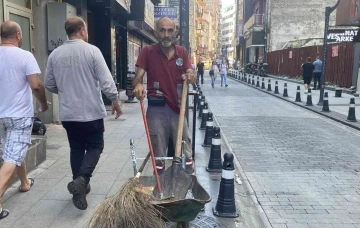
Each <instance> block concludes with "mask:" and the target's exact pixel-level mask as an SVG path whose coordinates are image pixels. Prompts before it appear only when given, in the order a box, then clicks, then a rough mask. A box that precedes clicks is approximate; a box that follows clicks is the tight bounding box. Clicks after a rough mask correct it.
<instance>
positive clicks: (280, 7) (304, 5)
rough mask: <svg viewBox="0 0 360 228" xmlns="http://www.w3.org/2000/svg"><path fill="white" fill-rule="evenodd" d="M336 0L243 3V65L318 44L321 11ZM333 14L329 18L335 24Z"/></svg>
mask: <svg viewBox="0 0 360 228" xmlns="http://www.w3.org/2000/svg"><path fill="white" fill-rule="evenodd" d="M336 2H337V0H324V1H312V0H303V1H296V0H244V4H243V11H244V12H243V15H244V21H245V24H244V28H243V32H244V38H245V42H246V44H245V45H246V53H245V61H246V62H258V61H259V59H262V58H264V60H266V53H267V52H271V51H275V50H280V49H284V48H289V47H302V46H306V45H307V46H308V45H319V44H321V43H322V39H323V34H324V20H325V16H324V15H325V8H326V7H327V6H334V5H335V3H336ZM335 17H336V12H334V13H333V14H332V15H331V17H330V26H333V25H335Z"/></svg>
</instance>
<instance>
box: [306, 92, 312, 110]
mask: <svg viewBox="0 0 360 228" xmlns="http://www.w3.org/2000/svg"><path fill="white" fill-rule="evenodd" d="M306 106H313V103H312V96H311V89H310V88H309V89H308V94H307V99H306Z"/></svg>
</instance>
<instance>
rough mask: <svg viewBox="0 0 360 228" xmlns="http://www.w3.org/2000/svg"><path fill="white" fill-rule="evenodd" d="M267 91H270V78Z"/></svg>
mask: <svg viewBox="0 0 360 228" xmlns="http://www.w3.org/2000/svg"><path fill="white" fill-rule="evenodd" d="M267 91H271V80H270V79H269V81H268V89H267Z"/></svg>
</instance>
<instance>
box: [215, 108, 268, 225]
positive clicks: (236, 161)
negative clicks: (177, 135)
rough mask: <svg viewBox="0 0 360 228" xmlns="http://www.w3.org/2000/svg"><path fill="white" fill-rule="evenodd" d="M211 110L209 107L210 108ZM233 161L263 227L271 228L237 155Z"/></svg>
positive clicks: (229, 147)
mask: <svg viewBox="0 0 360 228" xmlns="http://www.w3.org/2000/svg"><path fill="white" fill-rule="evenodd" d="M210 110H211V109H210ZM213 118H214V122H215V123H216V125H217V126H218V127H219V128H220V134H221V138H222V140H224V142H225V144H226V146H227V148H228V149H229V152H231V153H232V154H235V153H234V150H233V149H232V147H231V146H230V143H229V141H228V139H227V137H226V135H225V134H224V131H223V130H222V128H221V125H220V124H219V121H218V119H217V117H216V115H213ZM234 158H235V159H234V162H235V165H236V167H237V169H238V171H239V173H240V177H241V180H242V182H243V183H245V185H246V188H247V189H248V191H249V196H250V197H251V200H252V201H253V203H254V206H255V207H256V209H257V210H258V212H259V216H260V218H261V220H262V222H263V224H264V225H265V227H263V228H272V226H271V224H270V221H269V218H268V217H267V216H266V214H265V212H264V210H263V208H262V207H261V205H260V204H259V202H258V200H257V198H256V194H255V191H254V189H253V188H252V186H251V184H250V181H249V180H248V178H247V176H246V174H245V172H244V170H243V169H242V167H241V164H240V162H239V160H238V157H237V156H234Z"/></svg>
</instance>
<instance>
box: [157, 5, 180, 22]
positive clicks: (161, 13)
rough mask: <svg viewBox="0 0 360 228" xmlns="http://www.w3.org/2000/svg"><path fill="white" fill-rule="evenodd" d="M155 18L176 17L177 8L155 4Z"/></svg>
mask: <svg viewBox="0 0 360 228" xmlns="http://www.w3.org/2000/svg"><path fill="white" fill-rule="evenodd" d="M154 10H155V11H154V16H155V18H160V17H168V18H171V19H175V18H177V14H178V10H177V8H176V7H166V6H155V9H154Z"/></svg>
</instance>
